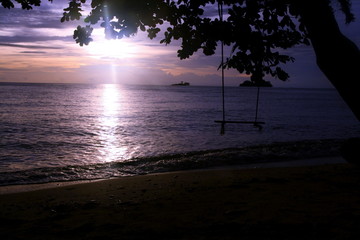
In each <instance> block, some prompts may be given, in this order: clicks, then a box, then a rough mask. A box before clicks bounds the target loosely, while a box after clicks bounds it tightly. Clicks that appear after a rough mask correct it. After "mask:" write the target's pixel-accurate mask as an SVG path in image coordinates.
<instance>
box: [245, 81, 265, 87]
mask: <svg viewBox="0 0 360 240" xmlns="http://www.w3.org/2000/svg"><path fill="white" fill-rule="evenodd" d="M240 87H272V84H271V82H269V81H265V80H261V81H260V82H258V83H255V82H252V81H250V80H246V81H244V82H243V83H240Z"/></svg>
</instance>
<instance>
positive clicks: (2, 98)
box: [0, 83, 360, 185]
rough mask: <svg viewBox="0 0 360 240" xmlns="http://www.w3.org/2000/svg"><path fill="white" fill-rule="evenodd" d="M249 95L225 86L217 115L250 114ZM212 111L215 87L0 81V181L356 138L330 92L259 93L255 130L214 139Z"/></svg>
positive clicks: (148, 166)
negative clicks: (280, 144) (224, 151)
mask: <svg viewBox="0 0 360 240" xmlns="http://www.w3.org/2000/svg"><path fill="white" fill-rule="evenodd" d="M256 91H257V89H254V88H238V87H226V89H225V94H226V95H225V96H226V98H225V99H226V105H225V106H226V119H227V120H235V121H252V120H254V117H255V106H256ZM221 107H222V103H221V88H219V87H200V86H189V87H179V86H177V87H175V86H140V85H131V86H130V85H129V86H123V85H116V84H107V85H86V84H19V83H16V84H15V83H12V84H10V83H8V84H5V83H1V84H0V185H8V184H26V183H39V182H49V181H67V180H80V179H95V178H104V177H113V176H125V175H133V174H144V173H149V172H156V171H166V170H167V169H168V168H167V167H168V166H169V165H171V166H172V168H171V169H175V170H176V169H182V168H183V167H184V166H183V165H184V161H182V160H181V159H184V157H183V158H176V157H174V156H186V154H188V153H189V152H196V151H205V150H207V151H208V150H217V149H228V148H242V147H247V146H253V145H259V144H273V143H275V142H289V141H303V140H314V139H346V138H350V137H359V135H360V134H359V133H360V126H359V122H358V120H357V119H356V118H355V117H354V115H353V114H352V113H351V111H350V110H349V109H348V107H347V106H346V104H345V103H344V102H343V101H342V100H341V98H340V97H339V95H338V94H337V92H336V91H335V90H331V89H282V88H263V89H261V90H260V102H259V113H258V120H260V121H264V122H265V124H264V125H263V129H262V130H259V129H258V128H256V127H254V126H252V125H251V124H250V125H249V124H227V125H226V126H225V127H226V128H225V130H226V131H225V135H222V136H221V135H220V124H218V123H215V122H214V120H221V119H222V109H221ZM202 155H204V154H202ZM179 159H180V160H179ZM204 161H212V159H211V158H209V159H205V160H204ZM194 162H196V160H194ZM186 164H187V165H189V164H190V165H191V163H189V162H187V163H186ZM165 166H167V167H165ZM187 168H191V166H187Z"/></svg>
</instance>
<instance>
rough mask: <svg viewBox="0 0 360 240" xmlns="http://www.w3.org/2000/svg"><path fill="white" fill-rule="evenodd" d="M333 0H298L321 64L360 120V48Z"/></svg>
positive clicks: (297, 3) (319, 64)
mask: <svg viewBox="0 0 360 240" xmlns="http://www.w3.org/2000/svg"><path fill="white" fill-rule="evenodd" d="M329 2H330V1H329V0H316V1H314V0H296V5H297V6H296V7H297V9H298V10H299V12H300V18H301V21H302V22H303V23H304V24H305V26H306V29H307V30H308V33H309V38H310V40H311V43H312V46H313V48H314V51H315V54H316V60H317V64H318V66H319V68H320V70H321V71H322V72H323V73H324V74H325V75H326V77H327V78H328V79H329V80H330V82H331V83H332V84H333V86H334V87H335V88H336V89H337V91H338V92H339V94H340V95H341V97H342V98H343V99H344V100H345V102H346V103H347V105H348V106H349V107H350V109H351V110H352V111H353V113H354V114H355V116H356V117H357V119H358V120H360V104H359V103H360V92H359V87H358V86H359V80H360V79H359V78H360V75H359V74H360V73H359V71H360V51H359V49H358V47H357V46H356V45H355V44H354V43H353V42H352V41H350V40H349V39H348V38H347V37H345V36H344V35H343V34H342V33H341V32H340V29H339V26H338V24H337V21H336V19H335V16H334V13H333V11H332V8H331V7H330V5H329V4H330V3H329Z"/></svg>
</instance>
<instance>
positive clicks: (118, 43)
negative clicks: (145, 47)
mask: <svg viewBox="0 0 360 240" xmlns="http://www.w3.org/2000/svg"><path fill="white" fill-rule="evenodd" d="M87 48H88V49H87V50H88V53H89V55H90V56H91V57H95V58H101V59H104V58H105V59H106V58H108V59H130V58H134V57H135V55H136V54H137V47H136V46H135V45H134V44H133V43H131V42H130V41H127V40H126V39H119V40H100V41H94V42H91V43H90V44H89V46H87Z"/></svg>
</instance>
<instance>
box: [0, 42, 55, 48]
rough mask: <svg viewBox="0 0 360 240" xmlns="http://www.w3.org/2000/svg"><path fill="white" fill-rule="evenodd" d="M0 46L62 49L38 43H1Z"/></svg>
mask: <svg viewBox="0 0 360 240" xmlns="http://www.w3.org/2000/svg"><path fill="white" fill-rule="evenodd" d="M0 46H5V47H15V48H27V49H62V48H61V47H49V46H38V45H21V44H13V43H0Z"/></svg>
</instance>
